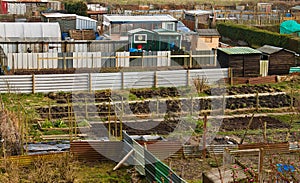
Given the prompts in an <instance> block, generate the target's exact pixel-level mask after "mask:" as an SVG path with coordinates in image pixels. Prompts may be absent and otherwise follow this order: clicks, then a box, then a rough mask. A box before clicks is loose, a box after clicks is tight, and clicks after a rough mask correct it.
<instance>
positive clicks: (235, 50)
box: [218, 47, 261, 55]
mask: <svg viewBox="0 0 300 183" xmlns="http://www.w3.org/2000/svg"><path fill="white" fill-rule="evenodd" d="M218 50H220V51H222V52H224V53H226V54H228V55H245V54H261V52H260V51H259V50H256V49H253V48H250V47H230V48H218Z"/></svg>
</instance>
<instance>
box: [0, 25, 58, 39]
mask: <svg viewBox="0 0 300 183" xmlns="http://www.w3.org/2000/svg"><path fill="white" fill-rule="evenodd" d="M60 34H61V33H60V27H59V24H58V23H56V22H55V23H44V22H34V23H27V22H0V41H61V35H60Z"/></svg>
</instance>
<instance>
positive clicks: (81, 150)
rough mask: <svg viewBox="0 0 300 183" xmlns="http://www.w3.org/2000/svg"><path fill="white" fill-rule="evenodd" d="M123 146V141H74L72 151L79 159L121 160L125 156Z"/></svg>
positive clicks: (71, 145) (71, 146)
mask: <svg viewBox="0 0 300 183" xmlns="http://www.w3.org/2000/svg"><path fill="white" fill-rule="evenodd" d="M123 146H124V145H123V142H122V141H109V142H105V141H73V142H71V144H70V152H71V153H72V154H74V156H75V157H76V158H78V159H79V160H85V161H108V160H111V161H116V162H119V161H120V160H121V159H122V158H123V156H124V154H123V153H122V151H123Z"/></svg>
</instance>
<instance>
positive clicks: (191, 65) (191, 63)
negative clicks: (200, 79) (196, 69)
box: [189, 50, 193, 68]
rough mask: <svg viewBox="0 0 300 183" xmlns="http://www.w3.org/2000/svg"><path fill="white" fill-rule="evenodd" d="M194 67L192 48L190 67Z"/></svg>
mask: <svg viewBox="0 0 300 183" xmlns="http://www.w3.org/2000/svg"><path fill="white" fill-rule="evenodd" d="M192 67H193V55H192V50H191V51H190V61H189V68H192Z"/></svg>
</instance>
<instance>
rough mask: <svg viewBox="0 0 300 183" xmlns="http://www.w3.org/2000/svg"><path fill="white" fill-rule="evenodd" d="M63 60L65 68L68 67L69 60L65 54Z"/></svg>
mask: <svg viewBox="0 0 300 183" xmlns="http://www.w3.org/2000/svg"><path fill="white" fill-rule="evenodd" d="M63 61H64V70H66V69H67V60H66V55H65V54H64V55H63Z"/></svg>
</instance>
